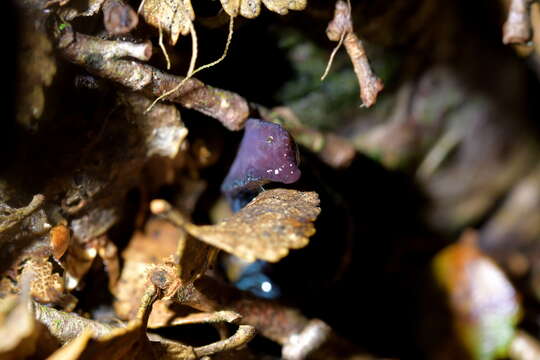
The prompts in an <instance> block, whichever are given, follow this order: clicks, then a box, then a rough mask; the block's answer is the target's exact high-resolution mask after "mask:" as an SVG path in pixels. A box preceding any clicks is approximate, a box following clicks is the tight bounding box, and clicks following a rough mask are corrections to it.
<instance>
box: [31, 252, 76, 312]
mask: <svg viewBox="0 0 540 360" xmlns="http://www.w3.org/2000/svg"><path fill="white" fill-rule="evenodd" d="M27 274H28V275H29V278H30V279H31V280H30V282H29V285H30V295H32V297H33V298H34V299H35V300H36V301H38V302H40V303H43V304H57V305H61V306H63V307H65V308H67V309H72V308H73V307H74V306H75V304H76V299H75V298H74V297H73V296H72V295H70V294H69V293H68V292H67V291H66V288H65V286H64V279H62V277H61V276H60V274H58V273H55V272H53V265H52V264H51V263H50V262H49V261H48V260H47V259H46V258H41V257H37V256H36V257H32V258H30V259H28V260H27V261H26V262H25V263H24V267H23V270H22V273H21V275H20V278H22V277H24V276H25V275H27Z"/></svg>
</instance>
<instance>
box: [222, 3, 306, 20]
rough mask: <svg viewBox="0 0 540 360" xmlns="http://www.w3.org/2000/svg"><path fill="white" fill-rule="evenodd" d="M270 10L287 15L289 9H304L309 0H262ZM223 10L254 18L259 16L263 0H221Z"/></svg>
mask: <svg viewBox="0 0 540 360" xmlns="http://www.w3.org/2000/svg"><path fill="white" fill-rule="evenodd" d="M262 2H263V3H264V5H265V6H266V7H267V8H268V10H270V11H273V12H276V13H278V14H280V15H286V14H287V13H288V12H289V10H304V9H305V7H306V5H307V0H262ZM221 6H223V10H225V12H226V13H227V14H229V16H232V17H235V16H238V13H240V15H242V16H244V17H246V18H248V19H252V18H255V17H257V16H259V13H260V11H261V0H221Z"/></svg>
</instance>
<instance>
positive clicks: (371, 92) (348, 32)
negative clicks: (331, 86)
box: [323, 0, 384, 107]
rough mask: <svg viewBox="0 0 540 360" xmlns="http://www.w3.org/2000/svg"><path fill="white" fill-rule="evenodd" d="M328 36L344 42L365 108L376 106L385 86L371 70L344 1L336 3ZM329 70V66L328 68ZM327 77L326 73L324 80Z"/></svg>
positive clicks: (348, 8) (348, 7)
mask: <svg viewBox="0 0 540 360" xmlns="http://www.w3.org/2000/svg"><path fill="white" fill-rule="evenodd" d="M326 36H328V39H330V40H332V41H340V43H341V41H343V45H344V46H345V49H346V50H347V54H349V58H350V59H351V62H352V64H353V67H354V72H355V73H356V77H357V79H358V83H359V84H360V98H361V99H362V102H363V106H366V107H370V106H372V105H373V104H375V102H376V101H377V95H378V94H379V92H380V91H381V90H382V89H383V87H384V86H383V83H382V81H381V80H380V79H379V78H378V77H377V76H375V74H374V73H373V71H372V70H371V66H370V65H369V59H368V57H367V55H366V51H365V49H364V45H363V43H362V41H361V40H360V39H359V38H358V37H357V36H356V34H355V33H354V29H353V22H352V17H351V6H350V4H348V3H346V2H345V1H343V0H338V1H337V2H336V8H335V12H334V18H333V19H332V21H330V23H329V24H328V27H327V28H326ZM342 39H343V40H342ZM338 47H339V44H338ZM338 47H336V49H337V48H338ZM332 55H333V54H332ZM332 57H333V56H332ZM332 57H331V59H330V62H331V60H332ZM330 62H329V64H330ZM328 68H329V66H327V69H328ZM325 75H326V72H325V74H324V75H323V78H324V76H325Z"/></svg>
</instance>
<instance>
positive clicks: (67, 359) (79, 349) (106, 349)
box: [49, 319, 154, 360]
mask: <svg viewBox="0 0 540 360" xmlns="http://www.w3.org/2000/svg"><path fill="white" fill-rule="evenodd" d="M105 354H106V357H107V359H109V360H120V359H137V358H139V359H153V358H154V354H153V352H152V349H151V347H150V342H149V341H148V338H147V337H146V333H145V329H144V326H143V324H142V322H141V320H139V319H137V320H134V321H132V322H130V323H129V324H127V326H126V327H124V328H116V329H113V330H111V332H110V333H108V334H106V335H104V336H101V337H96V336H94V335H93V333H92V331H91V330H88V329H86V330H84V331H83V332H82V333H81V334H80V335H79V336H78V337H77V338H75V339H74V340H72V341H71V342H69V343H67V344H66V345H64V346H63V347H62V348H60V349H59V350H58V351H56V352H55V353H54V354H53V355H52V356H50V357H49V360H60V359H62V360H83V359H87V360H92V359H101V358H103V357H104V355H105Z"/></svg>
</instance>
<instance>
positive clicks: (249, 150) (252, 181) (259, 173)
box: [221, 119, 301, 211]
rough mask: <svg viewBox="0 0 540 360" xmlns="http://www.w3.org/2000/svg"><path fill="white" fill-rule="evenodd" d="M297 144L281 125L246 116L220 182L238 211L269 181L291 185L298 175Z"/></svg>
mask: <svg viewBox="0 0 540 360" xmlns="http://www.w3.org/2000/svg"><path fill="white" fill-rule="evenodd" d="M300 174H301V173H300V169H298V154H297V149H296V144H295V143H294V141H293V139H292V137H291V135H290V134H289V133H288V132H287V130H285V129H284V128H283V127H282V126H281V125H278V124H274V123H271V122H268V121H263V120H259V119H248V121H247V122H246V126H245V132H244V137H243V138H242V142H241V143H240V148H239V149H238V153H237V154H236V158H235V159H234V162H233V164H232V166H231V168H230V170H229V173H228V174H227V176H226V177H225V180H224V181H223V184H222V185H221V191H222V192H223V193H224V194H225V195H226V196H227V198H228V200H229V203H230V205H231V208H232V209H233V211H238V210H240V208H242V207H243V206H244V205H245V204H247V202H249V201H250V200H251V198H253V197H254V196H255V195H256V194H257V193H258V192H259V191H260V189H261V186H262V185H264V184H267V183H269V182H280V183H284V184H291V183H293V182H295V181H297V180H298V179H299V178H300Z"/></svg>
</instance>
